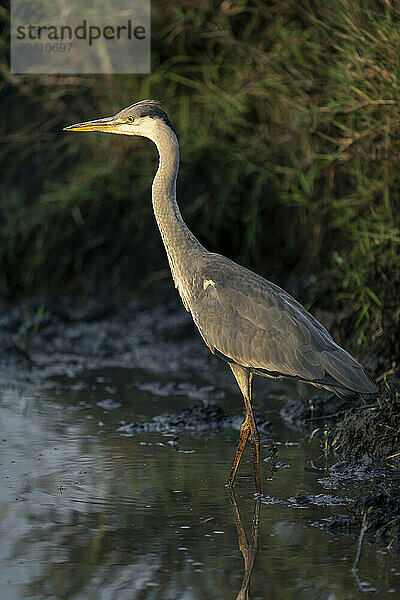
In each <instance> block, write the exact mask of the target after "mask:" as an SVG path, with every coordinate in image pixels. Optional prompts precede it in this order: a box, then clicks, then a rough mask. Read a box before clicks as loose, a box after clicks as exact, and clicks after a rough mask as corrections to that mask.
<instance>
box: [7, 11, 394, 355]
mask: <svg viewBox="0 0 400 600" xmlns="http://www.w3.org/2000/svg"><path fill="white" fill-rule="evenodd" d="M3 16H4V19H5V25H4V28H5V31H6V29H7V22H6V14H5V13H4V14H3ZM152 29H153V36H152V63H153V70H152V73H151V74H150V75H148V76H140V75H138V76H135V75H129V76H121V75H114V76H110V75H104V76H64V77H62V76H40V77H39V76H38V77H36V76H17V75H13V74H10V73H9V72H8V56H7V43H6V37H5V36H4V35H3V36H2V38H1V39H2V41H1V67H0V68H1V73H2V76H3V79H4V81H3V85H2V96H3V108H4V110H3V117H2V119H1V129H2V133H3V138H4V140H5V144H3V147H2V150H1V159H2V177H1V181H2V184H1V216H0V264H1V265H2V270H3V277H2V278H1V282H0V294H2V295H3V296H7V297H16V296H17V295H22V294H24V295H26V294H33V293H38V292H54V291H57V292H58V293H71V292H80V293H91V292H94V291H96V290H98V289H99V288H101V289H103V290H104V291H107V292H108V291H110V290H115V289H121V288H125V289H126V288H129V287H134V286H136V285H137V279H138V278H140V277H141V276H144V275H145V274H146V272H148V271H150V270H152V269H155V268H159V267H160V266H162V265H163V263H162V262H160V261H161V259H160V258H159V257H160V256H161V254H160V246H159V241H158V237H157V233H156V232H155V229H154V224H153V221H152V219H153V217H152V214H151V207H150V182H151V178H152V174H153V172H154V169H155V151H154V149H153V148H152V147H151V145H150V144H148V143H147V144H146V142H144V141H141V140H138V141H137V142H135V141H132V140H131V139H128V140H125V139H123V138H120V137H119V136H115V137H112V136H110V137H109V136H95V135H92V136H83V135H78V134H76V136H74V137H73V136H72V135H71V136H70V135H66V134H62V133H61V131H60V130H61V128H62V127H63V126H64V125H66V124H69V123H73V122H76V121H82V120H85V119H92V118H96V117H98V116H103V115H108V114H112V113H114V112H116V111H117V110H119V109H120V108H121V107H123V106H126V105H128V104H130V103H132V102H134V101H136V100H138V99H142V98H146V97H152V98H157V99H164V102H163V106H164V108H165V109H166V110H167V112H168V113H169V114H170V116H171V118H172V120H173V121H174V122H175V125H176V128H177V131H178V135H179V138H180V142H181V152H182V168H181V174H180V182H179V195H180V202H181V205H182V207H183V212H184V215H185V217H186V220H187V221H188V223H189V224H190V226H191V227H192V228H193V229H194V230H195V231H196V233H197V234H198V236H199V237H200V239H201V241H202V242H203V243H204V244H205V245H206V246H208V247H211V248H213V249H215V250H218V251H222V252H225V253H226V254H228V255H229V256H230V257H232V258H234V259H236V260H239V261H241V262H242V263H245V264H246V265H248V266H253V267H254V268H257V269H258V270H259V271H261V272H263V273H264V274H265V275H269V276H272V277H273V278H274V279H275V280H276V281H280V282H284V281H285V279H288V278H293V274H295V275H296V277H297V278H299V279H301V280H302V281H303V282H305V285H304V286H303V288H302V290H301V292H302V293H301V295H302V300H303V301H306V302H308V306H309V307H313V308H318V307H319V308H329V309H330V310H335V311H336V312H337V313H338V314H340V315H341V319H342V321H343V323H345V324H346V325H347V326H348V325H351V327H352V328H353V329H354V330H356V331H357V338H358V341H359V342H360V343H363V342H364V343H367V342H368V341H371V340H379V339H386V340H387V338H386V335H383V336H382V332H383V333H384V334H386V332H389V331H391V332H393V331H394V332H396V331H397V332H398V330H399V319H400V310H399V308H398V295H399V291H400V252H399V242H400V210H399V189H400V168H399V167H400V137H399V83H400V79H399V75H400V50H399V49H400V8H399V5H398V3H397V2H394V1H393V0H382V1H380V0H367V1H366V2H363V3H358V2H353V1H350V0H333V1H332V2H326V1H323V0H321V1H318V0H316V1H314V2H308V1H306V0H300V1H298V2H294V1H293V0H290V1H289V0H286V1H285V0H280V1H277V0H276V1H269V2H265V1H264V0H236V1H233V0H232V1H231V0H223V1H222V2H212V1H211V0H204V1H203V2H202V3H199V2H196V1H195V0H186V1H185V2H183V3H181V2H176V3H170V2H167V1H166V0H153V21H152ZM111 137H112V139H110V138H111ZM144 253H145V254H144ZM144 255H145V256H146V257H147V261H143V256H144ZM392 337H393V336H392ZM399 337H400V336H399V335H398V334H395V335H394V337H393V344H391V345H390V344H389V346H390V351H391V352H394V351H395V350H396V351H399V348H398V345H396V344H398V342H396V340H397V339H398V338H399ZM385 346H386V349H387V350H388V351H389V347H388V344H387V343H386V342H385Z"/></svg>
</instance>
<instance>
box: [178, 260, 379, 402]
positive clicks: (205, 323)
mask: <svg viewBox="0 0 400 600" xmlns="http://www.w3.org/2000/svg"><path fill="white" fill-rule="evenodd" d="M195 279H196V281H195V293H194V295H193V298H192V300H191V303H190V310H191V313H192V315H193V319H194V321H195V323H196V325H197V327H198V329H199V331H200V333H201V335H202V337H203V339H204V340H205V342H206V344H207V345H208V347H209V348H210V349H211V351H212V352H214V353H216V354H218V355H222V356H223V357H225V358H226V359H227V360H229V361H232V362H236V363H238V364H240V365H243V366H245V367H248V368H250V369H253V370H255V371H256V372H260V374H263V372H264V374H266V375H272V376H287V377H295V378H299V379H302V380H306V381H310V382H314V383H321V384H322V385H325V384H326V385H327V386H328V385H331V386H332V387H334V386H335V385H337V386H339V387H344V388H349V389H351V390H354V391H359V392H365V393H367V391H368V390H369V391H371V389H370V388H371V381H372V380H371V379H370V377H369V376H368V375H367V374H366V373H365V371H364V369H363V368H362V366H361V365H360V364H359V363H358V362H357V361H356V360H355V359H354V358H353V357H352V356H351V355H350V354H349V353H348V352H346V351H345V350H343V349H342V348H340V347H339V346H338V345H337V344H336V343H335V342H334V340H333V339H332V337H331V336H330V335H329V333H328V332H327V331H326V329H325V328H324V327H323V326H322V325H321V324H320V323H319V321H317V319H315V317H313V316H312V315H311V314H310V313H309V312H308V311H306V310H305V309H304V308H303V307H302V306H301V304H299V303H298V302H297V301H296V300H295V299H294V298H293V297H292V296H290V294H288V293H287V292H285V291H284V290H282V289H281V288H279V287H278V286H276V285H274V284H273V283H271V282H269V281H267V280H265V279H263V278H262V277H260V276H259V275H257V274H255V273H253V272H252V271H249V270H248V269H245V268H244V267H241V266H239V265H237V264H236V263H233V262H232V261H230V260H229V259H226V258H225V257H223V256H220V255H216V254H209V255H208V256H207V257H206V258H205V259H204V260H203V261H202V263H201V265H199V268H198V269H197V271H196V278H195Z"/></svg>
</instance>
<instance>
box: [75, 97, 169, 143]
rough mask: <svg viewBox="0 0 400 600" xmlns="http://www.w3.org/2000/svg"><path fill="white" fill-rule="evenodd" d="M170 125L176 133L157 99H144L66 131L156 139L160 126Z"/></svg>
mask: <svg viewBox="0 0 400 600" xmlns="http://www.w3.org/2000/svg"><path fill="white" fill-rule="evenodd" d="M166 127H168V128H169V129H171V130H172V131H173V132H174V133H175V129H174V126H173V125H172V123H171V121H170V120H169V118H168V115H167V114H166V113H165V112H164V111H163V110H161V108H160V107H159V104H158V102H156V101H155V100H142V101H141V102H136V104H132V105H131V106H128V107H127V108H124V109H123V110H121V111H120V112H119V113H117V114H116V115H114V116H113V117H104V118H103V119H96V120H95V121H86V122H84V123H77V124H76V125H70V126H69V127H64V131H102V132H104V133H119V134H122V135H140V136H143V137H148V138H150V139H154V138H155V136H156V135H157V131H159V130H160V128H161V129H162V128H164V129H165V128H166Z"/></svg>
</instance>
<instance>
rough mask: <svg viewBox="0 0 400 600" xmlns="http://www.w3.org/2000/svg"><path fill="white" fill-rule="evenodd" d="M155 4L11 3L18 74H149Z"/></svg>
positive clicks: (136, 0)
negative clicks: (151, 6) (152, 13)
mask: <svg viewBox="0 0 400 600" xmlns="http://www.w3.org/2000/svg"><path fill="white" fill-rule="evenodd" d="M150 25H151V24H150V0H101V2H97V1H96V2H87V0H40V2H38V1H37V0H11V28H10V29H11V31H10V33H11V35H10V38H11V44H10V46H11V47H10V56H11V59H10V62H11V65H10V69H11V72H13V73H60V74H62V73H68V74H70V73H150V33H151V27H150Z"/></svg>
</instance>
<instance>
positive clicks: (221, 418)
mask: <svg viewBox="0 0 400 600" xmlns="http://www.w3.org/2000/svg"><path fill="white" fill-rule="evenodd" d="M244 418H245V414H243V415H236V416H233V415H229V414H228V413H227V412H226V411H225V410H224V409H223V408H221V407H220V406H216V405H215V404H208V403H202V404H195V405H192V406H189V407H187V408H184V409H183V410H182V411H180V412H179V413H175V414H169V413H167V414H163V415H157V416H155V417H154V418H153V419H152V420H151V421H144V422H139V423H121V424H120V426H119V427H118V430H117V431H120V432H121V433H123V434H124V435H135V434H138V433H143V432H154V433H161V434H162V435H173V436H174V439H175V440H176V439H178V436H179V434H181V433H188V432H189V433H191V434H192V435H195V436H201V435H207V437H208V436H210V435H212V434H213V433H216V432H217V431H221V429H237V430H238V431H240V427H241V425H242V423H243V421H244ZM255 418H256V420H257V426H258V431H259V433H260V437H261V442H263V441H265V442H266V441H267V440H268V437H267V435H266V434H267V432H268V429H269V428H270V425H271V422H270V421H268V420H267V419H265V417H264V416H263V415H262V414H261V413H260V412H259V411H255Z"/></svg>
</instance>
